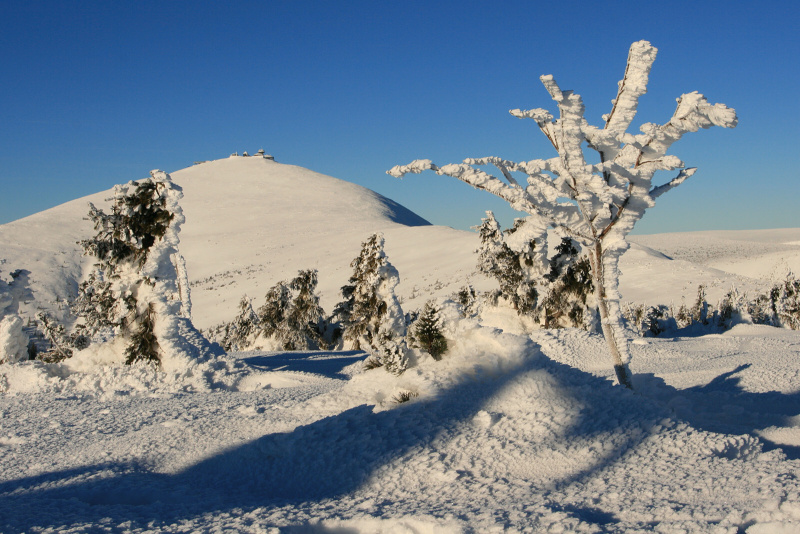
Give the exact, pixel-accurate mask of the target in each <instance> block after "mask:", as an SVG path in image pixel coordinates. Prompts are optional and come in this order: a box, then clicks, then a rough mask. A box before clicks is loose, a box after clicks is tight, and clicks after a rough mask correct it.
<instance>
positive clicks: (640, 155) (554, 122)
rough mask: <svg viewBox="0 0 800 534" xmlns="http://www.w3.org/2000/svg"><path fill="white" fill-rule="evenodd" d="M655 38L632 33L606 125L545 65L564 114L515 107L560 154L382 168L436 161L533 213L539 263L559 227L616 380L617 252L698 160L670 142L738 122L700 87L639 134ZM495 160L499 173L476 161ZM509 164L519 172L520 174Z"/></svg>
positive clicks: (621, 344)
mask: <svg viewBox="0 0 800 534" xmlns="http://www.w3.org/2000/svg"><path fill="white" fill-rule="evenodd" d="M655 57H656V48H655V47H653V46H652V45H651V44H650V43H649V42H647V41H639V42H636V43H633V45H631V47H630V51H629V54H628V62H627V66H626V69H625V75H624V77H623V79H622V81H620V83H619V88H618V92H617V97H616V98H615V99H614V100H613V101H612V109H611V112H610V113H609V114H607V115H605V116H604V117H603V119H604V121H605V124H604V126H603V127H596V126H592V125H590V124H589V123H588V122H587V121H586V120H585V119H584V105H583V101H582V99H581V97H580V96H579V95H578V94H576V93H574V92H573V91H562V90H561V88H560V87H559V86H558V84H557V83H556V81H555V79H554V78H553V76H551V75H546V76H542V77H541V81H542V83H543V84H544V86H545V88H546V89H547V91H548V92H549V93H550V96H551V97H552V99H553V100H555V101H556V103H557V104H558V108H559V112H560V118H558V119H554V117H553V115H552V114H551V113H550V112H549V111H547V110H545V109H531V110H519V109H515V110H511V114H512V115H513V116H515V117H518V118H527V119H533V120H534V121H535V122H536V124H537V126H538V127H539V129H540V130H541V131H542V133H543V134H544V135H545V136H546V137H547V139H548V140H549V141H550V143H551V144H552V146H553V148H554V149H555V150H556V151H557V152H558V156H557V157H554V158H550V159H547V160H544V159H535V160H530V161H522V162H514V161H508V160H504V159H502V158H498V157H486V158H477V159H471V158H470V159H466V160H464V162H463V163H461V164H449V165H443V166H438V165H435V164H434V163H433V162H432V161H431V160H416V161H414V162H412V163H410V164H408V165H402V166H400V165H398V166H395V167H393V168H392V169H391V170H389V171H388V173H389V174H390V175H392V176H396V177H401V176H403V175H404V174H407V173H419V172H422V171H424V170H433V171H435V172H436V173H438V174H444V175H447V176H452V177H454V178H457V179H459V180H462V181H464V182H466V183H468V184H470V185H472V186H474V187H477V188H479V189H485V190H486V191H489V192H490V193H492V194H494V195H497V196H499V197H500V198H503V199H504V200H506V201H507V202H508V203H509V204H510V205H511V207H513V208H515V209H517V210H519V211H524V212H527V213H529V214H530V216H529V217H527V218H526V219H525V224H524V226H523V228H521V229H520V230H518V232H517V233H518V234H520V236H519V238H520V239H521V240H525V241H531V240H533V241H534V242H535V243H536V248H535V250H534V257H533V260H534V261H535V262H537V263H538V264H539V267H540V268H541V269H542V271H544V270H545V269H546V267H547V246H546V243H547V236H548V229H552V230H554V231H555V232H556V233H557V234H559V235H560V237H571V238H572V239H574V240H575V241H577V242H578V243H580V244H581V246H582V247H583V248H584V250H585V251H586V252H587V254H588V256H589V261H590V265H591V271H592V281H593V284H594V291H595V300H596V304H597V307H598V311H599V314H600V318H601V325H602V328H603V334H604V337H605V339H606V341H607V342H608V346H609V351H610V353H611V357H612V363H613V366H614V370H615V373H616V375H617V379H618V381H619V382H620V383H621V384H623V385H625V386H627V387H631V379H630V373H629V371H628V362H629V360H630V350H629V348H628V346H627V339H626V338H625V335H624V329H623V323H622V315H621V309H620V304H619V298H620V297H619V291H618V286H619V274H620V273H619V258H620V256H621V255H622V254H623V253H624V252H625V251H626V250H627V249H628V243H627V241H626V239H625V238H626V236H627V235H628V233H630V231H631V230H632V229H633V227H634V225H635V224H636V222H637V221H639V219H641V218H642V216H643V215H644V212H645V210H646V209H647V208H649V207H652V206H654V205H655V200H656V199H657V198H658V197H659V196H661V195H663V194H664V193H666V192H667V191H669V190H671V189H673V188H674V187H677V186H678V185H680V184H681V183H683V182H684V181H685V180H686V179H687V178H689V177H690V176H692V175H693V174H694V172H695V169H684V163H683V162H682V161H681V160H680V159H678V158H677V157H675V156H672V155H667V150H668V149H669V148H670V146H671V145H672V144H673V143H675V142H676V141H678V140H679V139H681V137H683V136H684V134H686V133H688V132H696V131H697V130H699V129H700V128H709V127H711V126H722V127H726V128H732V127H734V126H736V123H737V118H736V113H735V111H734V110H733V109H730V108H728V107H726V106H725V105H723V104H709V103H708V101H707V100H706V98H705V97H704V96H703V95H701V94H699V93H697V92H693V93H688V94H684V95H683V96H681V97H680V98H679V99H678V105H677V108H676V110H675V112H674V114H673V116H672V118H671V119H670V120H669V121H667V122H666V123H665V124H663V125H658V124H654V123H645V124H644V125H642V126H641V128H640V132H641V133H639V134H630V133H627V130H628V128H629V127H630V125H631V123H632V121H633V119H634V117H635V115H636V109H637V107H638V102H639V98H640V97H641V96H642V95H644V94H645V92H646V90H647V82H648V76H649V73H650V68H651V66H652V64H653V61H654V60H655ZM584 147H588V148H589V149H592V150H595V151H596V152H597V153H598V156H599V157H598V160H599V162H598V163H594V164H590V163H588V162H587V158H586V157H585V156H584V153H583V149H584ZM486 165H493V166H494V167H496V168H497V169H498V171H499V172H500V173H501V176H502V178H498V177H495V176H493V175H491V174H489V173H488V172H486V171H484V170H482V169H481V168H480V167H482V166H486ZM676 169H682V170H680V172H679V173H678V175H677V176H675V177H674V178H672V179H671V180H669V181H667V182H666V183H664V184H662V185H654V184H653V177H654V175H655V173H656V171H669V170H676ZM512 173H521V174H522V175H524V176H525V181H524V182H520V181H518V180H517V178H516V177H515V176H514V174H512Z"/></svg>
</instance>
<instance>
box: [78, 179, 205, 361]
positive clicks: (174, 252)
mask: <svg viewBox="0 0 800 534" xmlns="http://www.w3.org/2000/svg"><path fill="white" fill-rule="evenodd" d="M182 196H183V193H182V191H181V189H180V187H178V186H177V185H175V184H174V183H173V182H172V180H171V178H170V176H169V175H168V174H167V173H165V172H162V171H158V170H156V171H152V172H151V173H150V177H149V178H146V179H143V180H139V181H132V182H129V183H127V184H124V185H118V186H116V187H115V191H114V197H113V198H112V199H111V200H112V204H111V210H110V212H109V213H106V212H104V211H103V210H101V209H98V208H97V207H95V206H94V205H93V204H89V208H90V211H89V218H90V219H91V221H92V222H93V224H94V230H95V232H96V233H95V235H94V236H92V237H91V238H89V239H85V240H83V241H81V245H82V246H83V249H84V253H85V254H87V255H90V256H94V258H95V259H96V263H95V264H94V268H93V270H92V272H91V273H90V274H89V275H88V277H87V279H86V281H84V282H83V283H82V284H81V285H80V288H79V296H78V298H77V300H76V302H75V303H74V306H73V311H74V312H76V314H77V315H79V316H80V317H81V318H82V320H83V325H84V327H85V330H86V332H87V333H88V334H89V335H91V336H93V337H95V338H96V339H100V340H103V339H108V338H109V337H112V336H117V335H120V336H122V337H124V339H125V340H126V349H125V356H126V358H125V361H126V363H129V364H130V363H134V362H136V361H142V360H145V361H156V362H161V363H162V364H163V356H165V355H168V356H171V357H172V356H174V357H176V358H178V359H179V360H181V361H182V362H183V363H185V362H186V360H187V359H188V358H189V357H190V356H189V353H188V352H187V348H186V347H185V345H184V339H183V333H182V332H183V331H185V329H186V325H183V324H182V322H181V320H182V319H187V318H186V317H185V316H186V315H188V309H189V304H188V303H189V289H188V284H186V276H185V269H184V268H183V265H184V264H183V260H182V258H181V257H180V254H179V253H178V249H177V247H178V243H179V239H178V232H179V231H180V225H181V224H182V223H183V221H184V217H183V211H182V210H181V207H180V205H179V204H178V202H179V200H180V199H181V198H182ZM175 361H176V362H177V361H178V360H175Z"/></svg>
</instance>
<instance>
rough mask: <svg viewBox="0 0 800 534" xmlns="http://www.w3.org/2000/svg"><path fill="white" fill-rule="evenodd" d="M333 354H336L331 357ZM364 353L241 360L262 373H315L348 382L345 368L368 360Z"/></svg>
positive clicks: (295, 354)
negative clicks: (365, 359)
mask: <svg viewBox="0 0 800 534" xmlns="http://www.w3.org/2000/svg"><path fill="white" fill-rule="evenodd" d="M331 354H336V356H335V357H331ZM366 356H367V354H366V353H365V352H363V351H357V350H353V351H342V352H335V353H331V352H322V351H314V352H281V353H278V354H272V355H257V356H248V357H245V358H241V361H243V362H245V363H246V364H247V365H250V366H251V367H254V368H256V369H259V370H262V371H295V372H302V373H314V374H318V375H322V376H325V377H327V378H335V379H339V380H346V379H347V378H349V376H350V375H349V374H347V373H346V372H344V369H345V367H347V366H349V365H352V364H354V363H356V362H358V361H361V360H363V359H364V358H366Z"/></svg>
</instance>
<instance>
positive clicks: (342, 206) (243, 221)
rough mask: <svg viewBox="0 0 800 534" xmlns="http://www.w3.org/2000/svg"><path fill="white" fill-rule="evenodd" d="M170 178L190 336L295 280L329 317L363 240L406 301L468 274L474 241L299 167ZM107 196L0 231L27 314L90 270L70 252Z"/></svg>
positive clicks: (268, 164)
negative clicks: (27, 291) (314, 286)
mask: <svg viewBox="0 0 800 534" xmlns="http://www.w3.org/2000/svg"><path fill="white" fill-rule="evenodd" d="M172 178H173V180H174V182H175V183H176V184H178V185H179V186H180V187H181V188H182V189H183V193H184V198H183V200H182V203H181V205H182V207H183V210H184V214H185V217H186V222H185V223H184V225H183V226H182V229H181V233H180V239H181V243H180V250H181V252H182V254H183V255H184V257H185V258H186V263H187V269H188V274H189V279H190V284H191V287H192V302H193V320H194V322H195V324H196V325H197V326H198V327H200V328H205V327H208V326H211V325H214V324H218V323H220V322H223V321H227V320H230V319H231V318H232V317H233V315H234V314H235V311H236V305H237V304H238V302H239V299H240V298H241V297H242V296H243V295H245V294H246V295H248V296H249V297H251V298H253V299H255V304H256V305H258V304H260V302H261V299H263V296H264V294H265V293H266V291H267V289H268V288H269V287H270V286H272V285H273V284H275V283H276V282H278V281H279V280H285V279H289V278H292V277H294V276H295V275H296V274H297V271H298V270H300V269H318V270H319V293H320V295H321V299H322V305H323V306H324V307H325V308H326V309H328V310H330V309H332V307H333V305H334V304H335V302H337V300H338V299H339V296H340V295H339V288H340V287H341V286H342V285H343V284H344V283H345V282H346V281H347V278H348V277H349V276H350V274H352V271H351V268H350V262H351V261H352V260H353V258H354V257H355V256H356V255H357V254H358V251H359V250H360V246H361V243H362V242H363V241H365V240H366V239H367V238H368V237H369V236H370V235H371V234H372V233H374V232H383V233H384V234H385V235H386V238H387V239H386V240H387V245H386V250H387V253H388V254H389V258H390V261H392V263H394V264H395V266H397V267H398V269H399V270H400V275H401V285H400V287H399V288H398V290H399V292H400V294H401V296H403V297H404V298H405V299H412V300H413V297H414V296H415V295H417V294H418V293H419V292H420V291H422V290H425V289H430V288H432V287H436V288H437V290H438V291H440V292H445V291H450V292H453V291H455V290H457V289H459V287H457V285H458V283H460V282H463V281H465V280H468V279H471V272H472V271H473V270H474V269H473V263H474V260H473V259H472V251H473V250H474V249H475V248H476V246H477V241H476V237H475V235H474V234H472V233H469V232H459V231H457V230H453V229H451V228H446V227H435V226H430V225H429V223H428V222H427V221H425V220H424V219H422V218H421V217H419V216H418V215H416V214H414V213H412V212H411V211H409V210H408V209H406V208H404V207H403V206H400V205H399V204H397V203H395V202H394V201H392V200H389V199H387V198H385V197H382V196H381V195H378V194H377V193H375V192H373V191H370V190H369V189H366V188H363V187H361V186H358V185H355V184H352V183H349V182H345V181H342V180H339V179H336V178H332V177H330V176H325V175H322V174H319V173H316V172H313V171H310V170H307V169H303V168H301V167H296V166H292V165H284V164H280V163H276V162H275V161H272V160H268V159H264V158H261V157H231V158H226V159H221V160H216V161H211V162H206V163H203V164H200V165H195V166H193V167H189V168H187V169H183V170H180V171H177V172H174V173H172ZM110 196H111V191H104V192H101V193H97V194H95V195H91V196H88V197H85V198H81V199H78V200H74V201H72V202H68V203H66V204H63V205H61V206H57V207H55V208H52V209H50V210H47V211H45V212H42V213H39V214H35V215H32V216H30V217H26V218H24V219H20V220H18V221H14V222H11V223H8V224H5V225H2V226H0V259H2V260H5V264H3V265H2V266H1V267H0V269H2V270H3V271H6V272H7V271H9V270H13V269H25V270H27V271H30V272H31V275H30V277H29V279H30V280H29V281H30V286H31V290H32V298H33V299H35V304H34V301H33V300H31V301H30V302H29V303H30V304H31V307H34V306H39V307H46V308H57V307H58V306H59V304H58V303H57V302H56V301H58V300H60V301H62V302H63V301H64V300H65V299H66V298H67V297H69V296H70V295H73V296H74V294H75V290H76V288H77V283H78V282H79V281H80V279H81V276H82V269H83V268H84V267H85V265H86V264H87V263H88V262H89V258H85V257H82V255H81V251H80V247H79V246H78V245H77V244H76V242H77V241H79V240H80V239H84V238H86V237H88V236H89V235H91V233H92V228H91V224H90V223H89V222H88V221H86V220H84V217H85V216H86V214H87V212H88V207H87V204H88V202H93V203H95V204H96V205H98V206H99V205H103V204H105V199H107V198H109V197H110ZM412 280H413V282H412ZM477 283H478V285H479V286H480V285H481V283H485V282H482V281H480V280H479V281H478V282H477ZM26 311H28V312H30V314H33V312H34V310H33V309H31V310H26Z"/></svg>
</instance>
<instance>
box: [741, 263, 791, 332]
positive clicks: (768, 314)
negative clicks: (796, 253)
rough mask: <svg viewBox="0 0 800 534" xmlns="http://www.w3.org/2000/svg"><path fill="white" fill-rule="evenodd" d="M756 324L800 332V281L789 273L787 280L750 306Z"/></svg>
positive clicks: (749, 309)
mask: <svg viewBox="0 0 800 534" xmlns="http://www.w3.org/2000/svg"><path fill="white" fill-rule="evenodd" d="M747 311H748V313H749V314H750V316H751V317H752V319H753V322H754V323H759V324H768V325H772V326H780V327H783V328H790V329H792V330H800V279H797V278H795V276H794V273H792V272H791V271H789V272H788V273H786V278H785V279H784V280H783V281H781V282H780V283H778V284H776V285H775V286H773V287H772V289H771V290H770V291H769V293H767V294H766V295H759V296H758V297H757V298H756V299H755V300H754V301H752V302H750V303H749V304H748V308H747Z"/></svg>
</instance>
